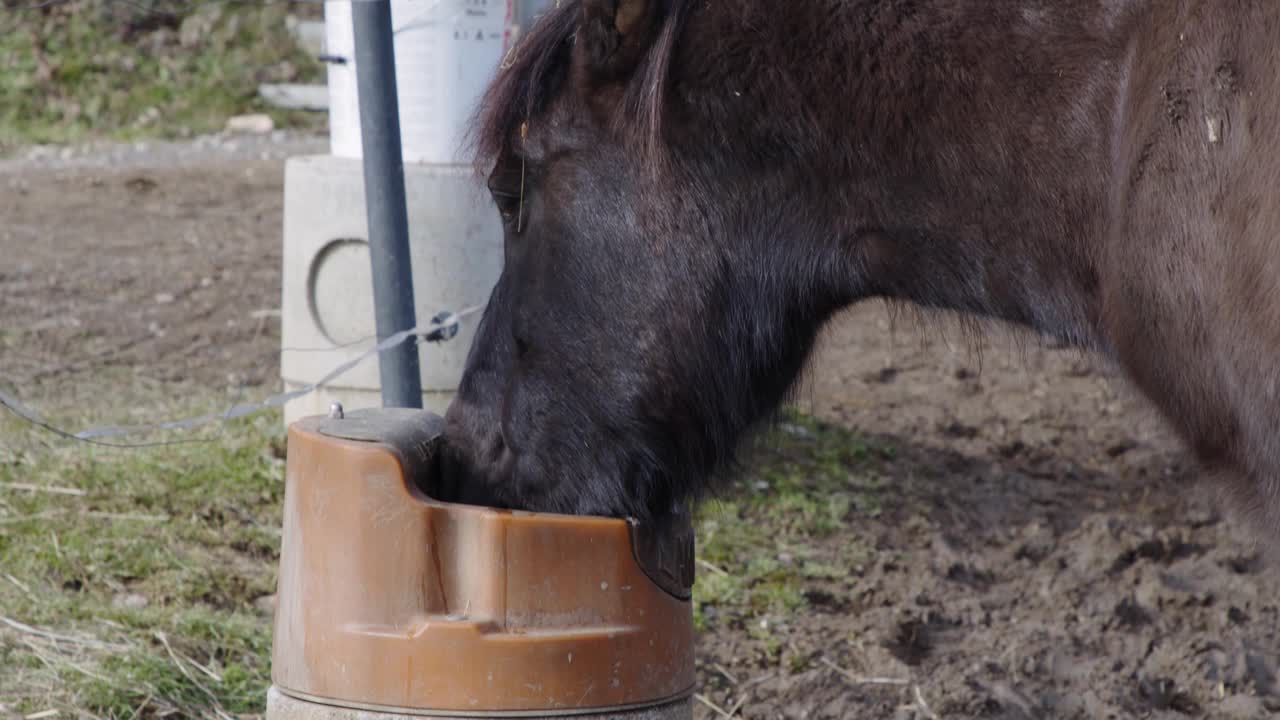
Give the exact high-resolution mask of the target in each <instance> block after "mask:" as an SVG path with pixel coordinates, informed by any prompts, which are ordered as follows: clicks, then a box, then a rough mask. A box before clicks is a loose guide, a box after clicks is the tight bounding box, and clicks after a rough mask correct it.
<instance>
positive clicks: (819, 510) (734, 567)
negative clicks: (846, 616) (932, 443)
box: [694, 413, 890, 644]
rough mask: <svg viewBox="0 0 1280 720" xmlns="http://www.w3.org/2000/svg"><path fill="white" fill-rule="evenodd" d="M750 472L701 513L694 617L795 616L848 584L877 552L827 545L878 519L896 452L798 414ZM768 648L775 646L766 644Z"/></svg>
mask: <svg viewBox="0 0 1280 720" xmlns="http://www.w3.org/2000/svg"><path fill="white" fill-rule="evenodd" d="M749 457H751V458H752V459H751V460H749V461H748V462H747V463H746V464H745V466H746V467H747V468H748V471H747V472H746V473H745V474H744V475H743V476H742V477H741V478H739V479H738V480H737V481H736V482H735V483H734V487H733V491H732V492H731V493H729V494H727V496H726V497H724V498H722V499H720V500H717V501H713V502H710V503H708V504H706V505H704V506H703V508H702V509H701V510H700V512H699V514H698V516H697V518H696V523H697V534H698V565H699V567H698V581H697V584H696V585H695V587H694V621H695V625H696V626H697V627H698V629H699V630H704V629H707V628H708V627H710V626H711V625H712V623H725V624H729V625H731V626H739V625H745V626H746V627H747V629H748V631H749V632H750V633H754V634H760V633H764V636H770V635H771V633H770V632H769V631H767V630H761V629H760V624H759V620H761V619H763V620H766V623H765V627H766V628H767V627H768V626H769V622H771V621H769V620H768V619H769V618H774V619H775V620H778V621H782V622H785V620H786V618H787V617H788V616H789V615H791V614H792V613H794V612H797V611H798V610H800V609H802V608H803V607H804V606H805V605H806V600H805V595H804V590H805V588H806V586H807V585H809V584H811V583H815V582H844V581H846V580H847V579H848V578H849V577H850V574H851V568H852V567H854V566H856V565H857V564H859V563H861V562H863V561H865V559H866V557H867V554H868V550H867V549H866V548H859V547H857V546H856V545H853V546H851V545H849V544H848V542H847V541H842V542H840V543H838V545H839V547H829V546H826V545H824V543H823V541H824V540H825V539H827V538H829V537H830V536H832V535H833V534H835V533H837V532H839V531H840V530H841V529H843V528H845V527H846V526H847V524H848V523H849V522H851V521H853V520H855V519H856V518H858V517H875V516H876V515H878V514H879V513H880V511H881V497H882V493H883V492H884V490H885V489H884V487H883V486H882V484H881V482H880V480H879V476H878V473H877V472H876V471H875V467H876V464H877V463H878V462H880V461H881V460H883V459H887V458H888V457H890V454H889V453H888V452H887V451H885V450H883V449H880V448H872V447H869V446H868V445H867V444H866V443H865V441H863V440H862V439H861V438H860V437H859V436H857V435H856V434H854V433H851V432H849V431H848V430H845V429H842V428H838V427H835V426H832V425H827V424H824V423H820V422H818V421H816V420H814V419H812V418H809V417H806V416H803V415H799V414H794V413H793V414H790V415H788V416H787V417H786V418H785V420H784V422H783V423H781V424H780V426H779V427H778V428H777V429H776V430H774V431H773V432H771V433H770V434H769V435H767V436H766V437H764V438H763V439H762V440H761V441H760V442H758V443H757V446H756V447H755V448H754V451H753V453H752V454H751V455H749ZM764 636H762V637H764ZM766 644H767V643H766Z"/></svg>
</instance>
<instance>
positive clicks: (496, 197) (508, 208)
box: [489, 190, 520, 222]
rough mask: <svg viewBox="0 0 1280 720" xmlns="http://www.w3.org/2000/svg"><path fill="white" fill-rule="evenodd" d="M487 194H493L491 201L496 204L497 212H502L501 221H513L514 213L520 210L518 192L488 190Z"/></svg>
mask: <svg viewBox="0 0 1280 720" xmlns="http://www.w3.org/2000/svg"><path fill="white" fill-rule="evenodd" d="M489 194H490V195H492V196H493V202H494V204H495V205H497V206H498V212H499V213H501V214H502V219H503V221H505V222H515V219H516V213H518V212H520V193H518V192H514V193H513V192H508V191H506V190H490V191H489Z"/></svg>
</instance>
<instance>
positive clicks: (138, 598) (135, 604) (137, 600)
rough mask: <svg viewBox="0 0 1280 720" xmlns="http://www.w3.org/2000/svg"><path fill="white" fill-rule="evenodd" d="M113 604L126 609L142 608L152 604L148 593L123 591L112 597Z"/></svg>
mask: <svg viewBox="0 0 1280 720" xmlns="http://www.w3.org/2000/svg"><path fill="white" fill-rule="evenodd" d="M111 604H112V605H114V606H116V607H118V608H125V609H126V610H141V609H143V608H145V607H146V606H148V605H150V604H151V601H150V600H148V599H147V596H146V595H141V594H139V593H121V594H119V595H116V596H115V597H114V598H112V599H111Z"/></svg>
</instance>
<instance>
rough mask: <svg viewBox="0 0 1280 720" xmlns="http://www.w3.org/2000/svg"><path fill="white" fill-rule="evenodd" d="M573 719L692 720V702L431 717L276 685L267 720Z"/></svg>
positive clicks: (271, 696)
mask: <svg viewBox="0 0 1280 720" xmlns="http://www.w3.org/2000/svg"><path fill="white" fill-rule="evenodd" d="M501 717H526V718H574V719H575V720H692V718H693V701H692V700H681V701H678V702H674V703H671V704H668V705H663V706H661V707H654V708H646V709H643V710H621V711H618V712H611V713H605V714H603V715H601V714H589V715H574V714H571V713H569V714H555V715H550V714H541V715H538V714H527V715H511V714H503V715H499V714H489V715H486V714H484V713H474V714H469V715H468V714H457V715H432V714H428V713H426V712H412V711H406V710H399V711H383V710H361V709H357V708H344V707H338V706H336V705H324V704H321V703H318V702H308V701H305V700H299V699H297V698H295V697H292V696H290V695H286V694H284V693H283V692H280V690H279V689H277V688H276V687H275V686H272V687H271V688H270V689H269V690H268V691H267V714H266V720H456V719H457V718H501Z"/></svg>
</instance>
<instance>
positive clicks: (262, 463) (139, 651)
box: [0, 408, 284, 718]
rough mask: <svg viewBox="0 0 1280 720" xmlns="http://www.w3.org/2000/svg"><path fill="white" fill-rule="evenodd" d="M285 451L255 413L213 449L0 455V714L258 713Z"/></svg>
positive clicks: (268, 418) (273, 427)
mask: <svg viewBox="0 0 1280 720" xmlns="http://www.w3.org/2000/svg"><path fill="white" fill-rule="evenodd" d="M207 409H210V408H196V409H195V410H194V412H201V411H203V410H207ZM178 414H180V415H185V414H186V413H178ZM24 432H25V433H27V434H30V433H31V432H32V430H31V429H30V428H23V427H21V426H19V427H15V426H14V425H13V424H12V423H11V422H6V423H3V424H0V445H6V444H8V445H12V446H15V447H17V446H20V445H21V442H22V440H23V439H24V438H23V437H22V435H21V434H22V433H24ZM27 439H28V440H29V438H27ZM10 441H12V442H10ZM283 446H284V430H283V428H282V427H281V422H280V417H279V414H278V413H266V414H264V415H262V416H259V417H256V418H254V419H251V420H246V421H240V422H236V423H233V424H230V425H228V426H226V428H225V432H223V433H222V434H220V435H218V436H217V439H216V441H215V442H211V443H200V444H190V445H177V446H170V447H162V448H154V449H146V450H113V449H102V448H93V447H90V446H83V445H76V446H66V445H64V444H62V443H59V444H58V445H57V446H56V447H54V448H49V447H45V448H39V447H36V446H29V447H26V448H23V449H22V450H20V451H18V452H15V453H12V454H10V455H6V456H0V616H3V617H4V618H6V619H8V620H10V621H12V623H3V624H0V667H3V668H5V671H3V672H0V714H3V713H4V712H10V711H12V712H16V713H19V714H28V713H34V712H40V711H43V710H47V709H57V710H61V711H63V712H65V713H68V714H72V715H78V714H82V713H91V714H92V715H94V716H97V717H102V718H117V717H118V718H128V717H137V718H150V717H162V716H166V715H168V716H174V715H176V716H179V717H197V716H209V715H211V714H214V713H215V711H219V710H220V711H221V712H224V713H228V714H230V715H238V714H254V713H260V712H261V711H262V708H263V705H264V703H265V700H266V689H267V687H268V685H269V676H270V663H269V654H270V647H271V632H270V616H269V614H268V612H267V611H265V610H263V609H260V608H259V606H260V605H261V602H260V601H261V600H262V599H263V598H264V597H266V596H269V595H271V594H273V593H274V592H275V582H276V577H275V575H276V563H277V559H278V556H279V547H280V506H281V502H282V500H283V493H284V478H283V475H284V472H283V470H284V464H283V460H282V458H281V455H282V452H281V450H282V448H283ZM32 486H34V487H35V488H39V489H38V490H33V489H30V488H31V487H32ZM14 623H17V624H14Z"/></svg>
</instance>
